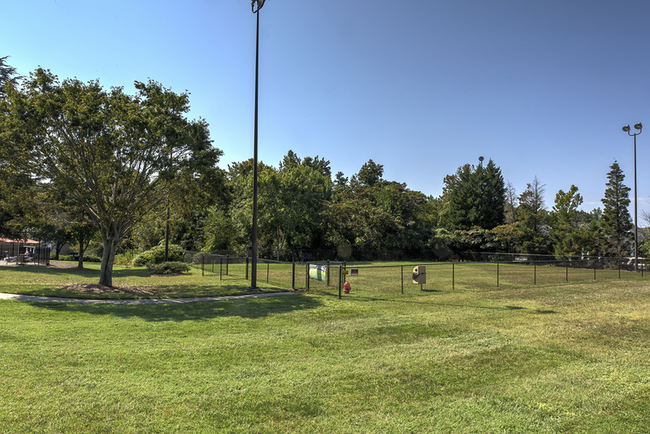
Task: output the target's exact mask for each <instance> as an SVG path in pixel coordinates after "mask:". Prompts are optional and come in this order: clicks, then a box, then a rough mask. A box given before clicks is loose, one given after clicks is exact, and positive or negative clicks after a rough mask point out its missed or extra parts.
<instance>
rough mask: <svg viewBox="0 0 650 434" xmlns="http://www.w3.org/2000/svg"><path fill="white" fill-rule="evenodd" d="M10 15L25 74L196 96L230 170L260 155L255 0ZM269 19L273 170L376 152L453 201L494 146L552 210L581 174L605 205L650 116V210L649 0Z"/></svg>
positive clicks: (43, 2)
mask: <svg viewBox="0 0 650 434" xmlns="http://www.w3.org/2000/svg"><path fill="white" fill-rule="evenodd" d="M2 15H3V19H2V30H1V36H0V56H5V55H10V56H11V57H10V58H9V60H8V63H9V64H10V65H12V66H14V67H16V68H17V69H18V72H19V73H21V74H23V75H27V74H28V73H29V72H30V71H33V70H34V69H35V68H36V67H37V66H39V65H40V66H42V67H44V68H48V69H50V70H52V72H53V73H55V74H56V75H58V76H59V77H60V78H62V79H63V78H67V77H77V78H79V79H81V80H84V81H87V80H90V79H100V82H101V83H102V84H103V85H105V86H107V87H108V86H124V87H125V89H126V90H127V91H128V92H133V91H134V88H133V82H134V81H135V80H138V81H146V80H147V79H148V78H151V79H154V80H156V81H159V82H161V83H162V84H163V85H165V86H166V87H169V88H171V89H172V90H174V91H176V92H182V91H185V90H187V91H189V92H190V93H191V98H190V101H191V104H192V112H191V113H190V117H192V118H198V117H202V118H204V119H206V120H207V121H208V123H209V124H210V131H211V136H212V139H213V140H214V144H215V146H217V147H219V148H220V149H222V150H223V151H224V157H223V159H222V163H221V166H222V167H224V168H226V167H227V164H228V163H230V162H232V161H242V160H245V159H248V158H251V157H252V155H253V107H254V87H253V85H254V67H255V15H254V14H252V12H251V4H250V1H248V0H185V1H169V0H156V1H151V0H130V1H124V0H111V1H91V0H21V1H10V2H4V4H3V6H2ZM260 18H261V32H260V35H261V36H260V107H259V110H260V137H259V152H260V159H261V160H262V161H264V162H265V163H267V164H272V165H277V164H278V162H279V161H280V160H281V158H282V156H283V155H285V154H286V153H287V151H288V150H290V149H292V150H293V151H294V152H296V153H297V154H298V155H299V156H301V157H304V156H316V155H319V156H321V157H324V158H325V159H327V160H330V162H331V167H332V171H333V173H336V172H338V171H342V172H343V173H344V174H345V175H346V176H351V175H352V174H354V173H356V172H357V171H358V170H359V168H360V167H361V165H362V164H363V163H364V162H366V161H367V160H368V159H373V160H374V161H375V162H376V163H379V164H383V165H384V170H385V172H384V178H385V179H388V180H392V181H393V180H394V181H399V182H405V183H406V184H407V185H408V187H409V188H411V189H413V190H420V191H422V192H424V193H425V194H428V195H434V196H437V195H439V194H440V193H441V190H442V185H443V183H442V181H443V178H444V176H445V175H447V174H450V173H453V172H455V170H456V168H457V167H458V166H461V165H463V164H465V163H473V164H475V163H477V161H478V157H479V156H484V157H485V158H486V159H489V158H492V159H493V160H494V161H495V163H496V164H497V165H498V166H500V167H501V170H502V172H503V176H504V178H505V180H506V181H509V182H511V183H512V184H513V185H514V186H515V188H516V190H517V193H521V192H522V191H523V190H524V189H525V188H526V184H527V183H529V182H531V181H532V180H533V177H534V176H537V178H538V179H539V180H540V182H541V183H542V184H545V185H546V187H545V188H546V194H545V199H546V205H547V208H548V209H550V208H551V206H552V205H553V201H554V198H555V194H556V193H557V191H558V190H560V189H562V190H565V191H566V190H568V189H569V188H570V186H571V184H575V185H577V186H578V188H579V189H580V193H581V194H582V195H583V196H584V200H585V203H584V205H583V207H582V208H583V209H585V210H587V211H589V210H591V209H592V208H594V207H597V206H600V207H602V204H601V203H600V199H601V198H602V197H603V193H604V191H605V182H606V174H607V172H608V171H609V166H610V165H611V164H612V163H613V162H614V160H618V162H619V164H620V165H621V167H622V169H623V171H624V173H625V174H626V184H627V185H628V186H629V187H630V188H633V185H634V184H633V182H634V181H633V180H634V164H633V139H632V138H631V137H628V136H627V135H626V134H625V133H624V132H623V131H621V127H622V126H623V125H625V124H630V125H634V124H635V123H637V122H639V121H641V122H645V123H646V125H647V129H648V130H647V131H644V133H643V134H641V135H640V136H638V137H637V173H638V198H639V209H640V211H641V210H645V211H648V212H650V167H649V165H648V159H649V157H650V113H649V111H650V106H649V105H648V104H649V103H650V98H649V97H650V80H649V77H650V68H649V67H650V57H649V53H648V50H649V49H650V32H649V31H648V27H649V26H648V22H649V20H650V2H648V1H647V0H645V1H625V0H617V1H613V0H610V1H603V0H589V1H587V0H546V1H535V2H533V1H522V0H512V1H511V0H492V1H485V0H473V1H467V0H453V1H451V0H449V1H438V0H404V1H386V0H376V1H374V2H370V1H359V0H356V1H355V0H328V1H323V2H317V1H304V0H300V1H299V0H268V1H267V2H266V4H265V5H264V7H263V9H262V10H261V16H260ZM633 194H634V192H633V191H632V192H631V194H630V197H631V198H633ZM632 210H633V208H632V207H630V212H631V213H632ZM639 223H640V226H644V224H642V220H640V221H639Z"/></svg>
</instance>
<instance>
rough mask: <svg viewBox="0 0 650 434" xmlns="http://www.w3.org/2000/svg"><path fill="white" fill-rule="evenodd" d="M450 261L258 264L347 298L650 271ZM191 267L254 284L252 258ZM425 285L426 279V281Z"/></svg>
mask: <svg viewBox="0 0 650 434" xmlns="http://www.w3.org/2000/svg"><path fill="white" fill-rule="evenodd" d="M463 258H464V259H460V258H456V259H455V260H452V261H447V262H408V263H401V264H353V263H346V262H340V261H310V262H282V261H273V260H269V259H261V258H260V259H258V261H257V278H256V281H257V282H258V283H260V284H267V285H270V286H276V287H281V288H287V289H289V288H291V289H295V290H303V291H309V292H315V293H322V294H330V295H341V294H342V293H343V292H344V289H345V288H344V287H345V282H346V281H347V282H349V284H350V285H351V286H352V288H356V289H364V290H369V291H375V292H383V293H386V292H390V293H397V292H400V293H405V292H408V291H413V290H423V291H436V290H455V289H479V290H481V289H483V290H489V289H493V288H502V287H504V288H507V287H512V286H522V285H560V284H566V283H577V282H587V281H593V280H611V279H623V278H639V279H641V278H644V277H646V275H647V271H648V270H650V268H649V266H648V265H649V264H648V262H649V261H648V260H647V259H645V258H639V259H638V260H635V259H634V258H608V257H585V256H581V257H566V258H562V259H556V258H555V257H553V256H548V255H523V254H504V253H466V254H464V255H463ZM184 260H185V262H187V263H189V264H191V266H192V267H194V268H196V269H198V270H201V274H202V275H203V276H211V277H218V278H219V280H221V281H223V280H240V281H250V280H251V273H252V266H251V265H252V264H251V259H250V258H246V257H230V256H228V255H222V254H209V253H201V252H186V253H185V257H184ZM416 266H419V267H422V266H424V267H425V269H426V278H425V279H424V281H425V283H422V284H420V283H417V284H414V283H413V282H414V276H413V273H414V271H415V270H414V268H415V267H416ZM420 280H421V278H420Z"/></svg>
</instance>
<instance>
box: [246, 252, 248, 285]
mask: <svg viewBox="0 0 650 434" xmlns="http://www.w3.org/2000/svg"><path fill="white" fill-rule="evenodd" d="M246 280H248V256H246Z"/></svg>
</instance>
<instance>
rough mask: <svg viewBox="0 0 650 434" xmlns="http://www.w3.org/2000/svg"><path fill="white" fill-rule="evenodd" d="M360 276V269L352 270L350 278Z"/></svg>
mask: <svg viewBox="0 0 650 434" xmlns="http://www.w3.org/2000/svg"><path fill="white" fill-rule="evenodd" d="M358 275H359V269H358V268H350V276H358Z"/></svg>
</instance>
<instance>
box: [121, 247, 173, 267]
mask: <svg viewBox="0 0 650 434" xmlns="http://www.w3.org/2000/svg"><path fill="white" fill-rule="evenodd" d="M183 253H185V250H183V248H182V247H181V246H179V245H178V244H170V245H169V255H168V258H167V259H168V261H170V262H176V261H182V260H183ZM164 260H165V246H164V245H158V246H155V247H153V248H152V249H151V250H147V251H146V252H143V253H140V254H139V255H138V256H136V257H135V258H134V259H133V266H135V267H142V266H144V265H153V264H160V263H162V262H164Z"/></svg>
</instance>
